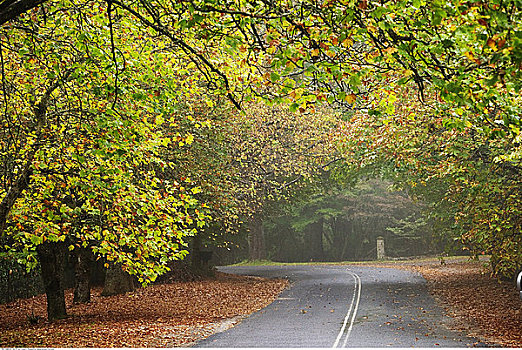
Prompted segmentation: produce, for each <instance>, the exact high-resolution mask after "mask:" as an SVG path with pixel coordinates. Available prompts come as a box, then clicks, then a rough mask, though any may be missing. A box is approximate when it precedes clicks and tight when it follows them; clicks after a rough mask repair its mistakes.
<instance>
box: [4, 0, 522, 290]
mask: <svg viewBox="0 0 522 350" xmlns="http://www.w3.org/2000/svg"><path fill="white" fill-rule="evenodd" d="M521 10H522V3H521V2H520V1H518V0H509V1H501V0H493V1H463V0H451V1H424V0H411V1H391V0H389V1H380V2H369V1H366V0H343V1H329V0H324V1H307V0H303V1H286V0H280V1H269V0H258V1H244V0H239V1H215V0H198V1H194V0H183V1H164V0H153V1H146V0H106V1H105V0H67V1H64V0H47V1H44V0H3V1H0V25H1V27H0V73H1V82H0V83H1V94H0V95H1V97H0V102H1V103H0V111H1V112H0V113H1V115H0V125H2V128H1V129H0V162H1V163H2V167H1V168H0V233H2V234H3V235H5V234H6V235H7V236H8V241H9V242H8V244H6V246H7V249H15V250H16V249H21V250H22V251H23V252H24V254H25V255H24V256H25V257H26V258H25V259H26V261H27V262H28V263H29V264H30V265H34V262H35V261H36V260H35V254H36V252H37V250H36V247H38V246H39V245H42V244H44V243H49V242H54V243H59V242H63V243H66V245H67V246H68V247H69V249H71V250H74V249H76V248H79V247H83V248H89V249H91V250H92V251H93V252H94V253H96V254H98V255H100V256H105V257H106V258H107V259H108V260H109V261H111V262H115V263H118V264H121V265H122V266H123V268H124V269H125V270H126V271H128V272H130V273H133V274H137V275H139V276H140V279H141V281H142V282H143V283H147V282H150V281H153V280H154V279H155V278H156V276H157V275H158V274H161V273H163V272H164V271H165V270H166V262H167V261H168V260H172V259H177V258H183V257H184V255H185V254H186V252H185V251H184V246H185V245H186V241H187V239H188V237H190V236H192V235H194V234H196V233H200V232H206V233H208V234H209V235H210V234H211V232H212V231H215V232H223V231H227V230H228V229H226V230H222V228H223V227H224V226H229V227H230V226H234V225H239V224H240V223H241V221H246V220H247V219H246V218H247V217H249V216H250V217H255V216H256V215H254V214H256V213H257V214H259V213H262V210H261V209H262V207H263V205H264V203H265V202H266V201H267V200H276V199H280V198H284V197H287V195H288V193H287V192H286V191H287V190H288V189H291V188H294V187H293V186H295V187H299V186H298V184H299V182H300V181H301V180H310V179H312V178H313V177H314V176H315V175H316V174H317V173H321V171H325V170H329V171H332V172H335V174H336V176H338V177H343V176H344V177H345V178H350V179H351V178H355V177H357V176H366V175H368V174H379V175H382V174H384V175H385V176H387V177H388V178H390V179H392V180H393V181H395V182H396V184H397V186H399V187H402V188H403V189H406V190H408V191H409V192H410V193H411V194H412V195H415V196H418V197H420V198H422V199H423V200H425V201H426V202H427V203H428V205H429V208H430V209H431V211H432V216H433V217H436V218H438V220H439V222H440V223H441V225H440V227H441V228H442V229H443V230H444V232H448V233H449V234H450V235H452V236H454V237H460V238H461V239H462V240H463V241H464V242H466V243H467V244H468V245H469V246H470V248H471V249H473V250H474V252H487V253H491V254H492V255H493V261H494V263H495V269H496V270H495V271H496V272H497V273H499V274H505V275H508V274H510V273H512V272H513V271H514V270H515V269H518V268H519V267H520V265H521V262H522V256H520V253H519V252H518V251H519V250H518V249H517V248H516V247H517V246H518V244H519V243H520V242H519V240H520V239H519V236H520V235H519V232H520V227H519V226H520V223H519V221H520V220H519V216H520V210H519V209H518V207H519V200H518V198H519V191H520V190H519V188H520V181H519V180H518V179H519V177H520V176H519V174H520V167H521V164H520V163H521V158H522V156H521V154H522V151H521V142H520V137H521V136H520V127H521V122H520V113H521V102H522V101H521V95H520V88H521V81H522V79H521V70H520V67H521V63H522V24H521V23H522V21H521ZM324 104H328V105H329V106H328V107H323V106H322V105H324ZM284 105H286V106H284ZM341 160H342V161H344V162H341ZM334 163H336V165H339V164H341V163H343V167H340V168H339V169H338V170H331V167H330V165H333V164H334ZM210 223H211V224H210ZM258 226H259V225H258ZM232 230H233V229H232Z"/></svg>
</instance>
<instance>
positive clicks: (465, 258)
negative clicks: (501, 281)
mask: <svg viewBox="0 0 522 350" xmlns="http://www.w3.org/2000/svg"><path fill="white" fill-rule="evenodd" d="M478 260H480V261H489V256H486V255H484V256H481V257H479V259H478ZM465 261H476V259H474V258H472V257H470V256H444V257H437V256H429V257H415V258H400V259H399V258H393V259H392V258H390V259H386V260H370V261H326V262H317V261H311V262H294V263H286V262H277V261H271V260H243V261H241V262H239V263H237V264H232V265H229V266H299V265H362V266H364V265H375V264H389V265H394V264H397V265H404V264H405V263H408V264H419V263H441V264H442V263H446V262H465Z"/></svg>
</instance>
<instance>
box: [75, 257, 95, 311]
mask: <svg viewBox="0 0 522 350" xmlns="http://www.w3.org/2000/svg"><path fill="white" fill-rule="evenodd" d="M74 253H75V254H74V302H75V303H88V302H90V301H91V283H90V278H91V263H92V261H93V259H92V252H91V250H90V249H88V248H77V249H75V250H74Z"/></svg>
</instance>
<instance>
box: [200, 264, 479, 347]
mask: <svg viewBox="0 0 522 350" xmlns="http://www.w3.org/2000/svg"><path fill="white" fill-rule="evenodd" d="M220 271H223V272H227V273H235V274H241V275H251V276H261V277H269V278H287V279H288V280H290V282H291V285H290V287H289V288H287V289H286V290H285V291H284V292H283V293H281V294H280V295H279V297H278V299H276V300H275V301H274V302H273V303H272V304H270V305H269V306H268V307H266V308H264V309H263V310H261V311H259V312H256V313H254V314H253V315H251V316H250V317H248V318H246V319H244V320H242V321H241V322H240V323H239V324H237V325H236V326H235V327H233V328H230V329H228V330H227V331H224V332H221V333H217V334H214V335H212V336H210V337H209V338H207V339H205V340H203V341H200V342H198V343H196V344H195V346H196V347H270V348H273V347H287V348H291V347H308V348H310V347H321V348H326V347H333V348H336V347H469V346H480V345H482V344H480V343H477V341H476V340H475V339H472V338H467V337H466V336H465V335H462V334H459V333H456V332H454V331H450V330H449V329H448V328H447V327H446V326H445V324H447V323H448V322H449V321H450V319H449V318H448V317H446V316H444V312H443V310H442V309H441V308H439V307H438V306H437V305H436V303H435V301H434V300H433V298H432V297H431V295H430V294H429V292H428V290H427V288H426V282H425V280H424V279H423V278H422V277H421V276H420V275H418V274H415V273H413V272H409V271H405V270H397V269H389V268H376V267H365V266H352V265H350V266H348V265H342V266H341V265H298V266H290V265H286V266H251V267H250V266H237V267H222V268H220Z"/></svg>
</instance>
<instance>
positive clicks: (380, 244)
mask: <svg viewBox="0 0 522 350" xmlns="http://www.w3.org/2000/svg"><path fill="white" fill-rule="evenodd" d="M385 257H386V253H385V252H384V237H381V236H379V237H377V260H384V258H385Z"/></svg>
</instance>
